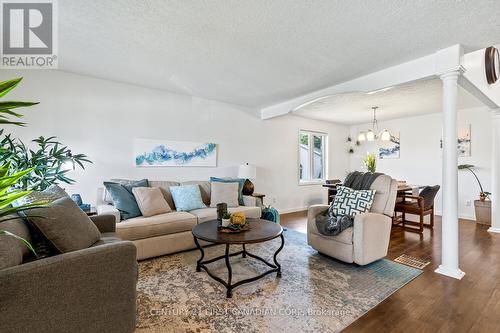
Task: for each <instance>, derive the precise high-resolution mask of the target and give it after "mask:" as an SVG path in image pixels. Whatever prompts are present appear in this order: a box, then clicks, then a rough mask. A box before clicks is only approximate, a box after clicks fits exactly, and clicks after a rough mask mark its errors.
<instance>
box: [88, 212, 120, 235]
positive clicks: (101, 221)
mask: <svg viewBox="0 0 500 333" xmlns="http://www.w3.org/2000/svg"><path fill="white" fill-rule="evenodd" d="M90 219H91V220H92V222H94V224H95V225H96V227H97V229H99V231H100V232H101V234H102V233H105V232H115V231H116V216H114V215H111V214H105V215H94V216H90Z"/></svg>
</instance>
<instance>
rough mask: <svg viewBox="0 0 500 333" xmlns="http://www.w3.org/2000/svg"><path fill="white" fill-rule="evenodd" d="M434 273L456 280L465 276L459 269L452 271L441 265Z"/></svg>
mask: <svg viewBox="0 0 500 333" xmlns="http://www.w3.org/2000/svg"><path fill="white" fill-rule="evenodd" d="M434 272H435V273H438V274H441V275H446V276H449V277H452V278H454V279H457V280H461V279H462V278H463V277H464V276H465V273H464V272H462V271H461V270H460V269H453V268H449V267H445V266H443V265H439V267H438V268H437V269H436V270H435V271H434Z"/></svg>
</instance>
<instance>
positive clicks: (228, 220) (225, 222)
mask: <svg viewBox="0 0 500 333" xmlns="http://www.w3.org/2000/svg"><path fill="white" fill-rule="evenodd" d="M230 224H231V219H222V227H223V228H227V227H229V225H230Z"/></svg>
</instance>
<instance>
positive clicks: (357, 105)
mask: <svg viewBox="0 0 500 333" xmlns="http://www.w3.org/2000/svg"><path fill="white" fill-rule="evenodd" d="M442 94H443V89H442V84H441V80H439V79H434V80H426V81H419V82H415V83H412V84H408V85H404V86H399V87H395V88H392V89H389V90H386V91H380V92H376V93H373V94H365V93H347V94H339V95H333V96H327V97H324V98H321V99H318V100H316V101H311V102H310V103H308V104H307V105H304V106H303V107H301V108H299V109H297V110H296V111H294V114H296V115H299V116H303V117H307V118H312V119H318V120H324V121H330V122H334V123H340V124H349V125H352V124H360V123H366V122H369V121H371V120H372V119H373V111H372V109H371V108H372V106H378V107H379V108H378V110H377V119H378V120H388V119H396V118H403V117H409V116H415V115H420V114H427V113H436V112H440V111H441V108H442V107H441V105H442V97H443V95H442ZM457 106H458V108H459V109H466V108H473V107H479V106H484V104H482V103H481V102H480V101H479V100H478V99H476V98H475V97H474V96H472V95H471V94H470V93H469V92H467V91H466V90H464V89H462V88H460V87H459V94H458V105H457Z"/></svg>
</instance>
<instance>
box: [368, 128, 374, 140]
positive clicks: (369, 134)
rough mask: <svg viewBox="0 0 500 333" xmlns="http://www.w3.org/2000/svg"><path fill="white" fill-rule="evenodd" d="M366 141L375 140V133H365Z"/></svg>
mask: <svg viewBox="0 0 500 333" xmlns="http://www.w3.org/2000/svg"><path fill="white" fill-rule="evenodd" d="M366 140H368V141H374V140H375V133H373V131H372V130H369V131H368V132H366Z"/></svg>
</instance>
